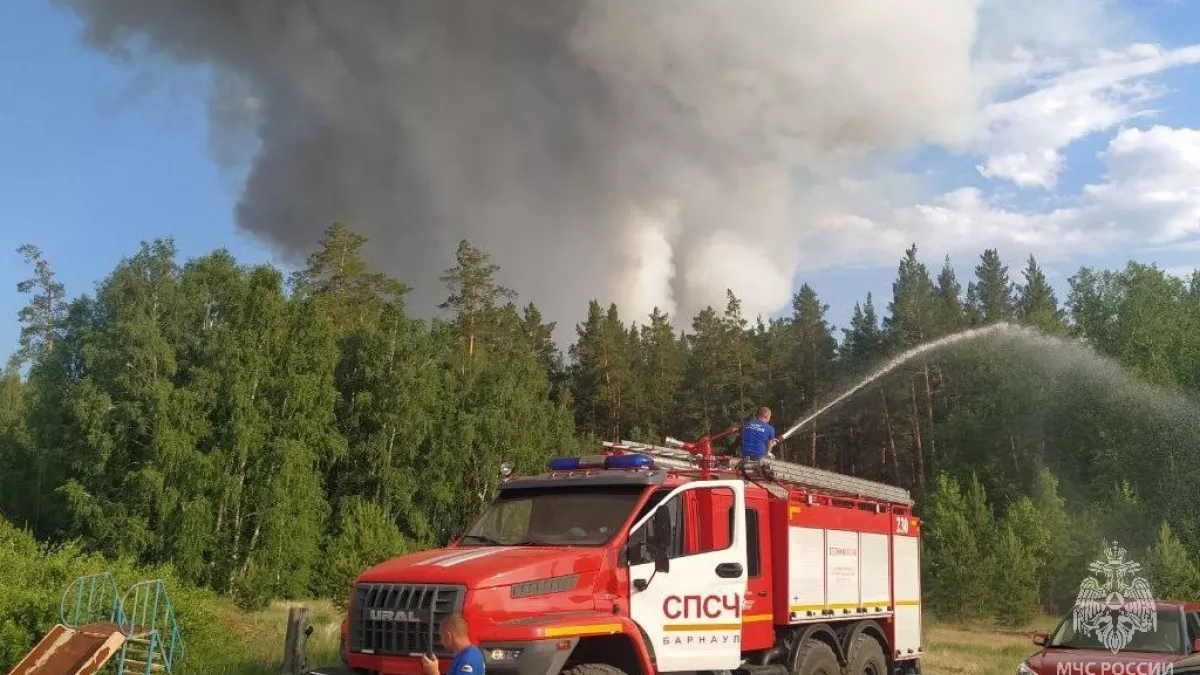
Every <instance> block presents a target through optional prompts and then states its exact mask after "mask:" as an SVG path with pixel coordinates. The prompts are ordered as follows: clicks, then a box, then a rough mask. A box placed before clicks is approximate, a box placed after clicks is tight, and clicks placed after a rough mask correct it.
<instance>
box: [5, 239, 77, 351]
mask: <svg viewBox="0 0 1200 675" xmlns="http://www.w3.org/2000/svg"><path fill="white" fill-rule="evenodd" d="M17 253H19V254H20V255H21V257H23V258H24V259H25V263H26V264H28V265H30V266H32V267H33V276H32V277H30V278H28V279H24V280H22V281H19V282H17V292H18V293H25V294H28V295H29V296H30V297H29V304H27V305H25V307H23V308H21V311H20V313H19V314H18V318H19V320H20V322H21V337H20V343H19V344H20V349H18V350H17V353H16V354H15V355H14V359H15V363H17V364H18V365H20V364H23V363H28V362H31V361H33V360H34V359H36V358H38V357H40V356H43V355H45V354H46V353H48V352H49V351H50V350H51V349H53V348H54V341H55V334H56V332H57V331H58V329H59V324H60V323H61V322H62V320H63V318H64V316H65V307H64V305H63V296H64V295H65V293H66V291H65V289H64V287H63V285H62V284H61V283H59V282H58V281H57V280H56V279H55V276H54V272H53V270H51V269H50V263H48V262H46V259H45V258H43V257H42V251H41V249H39V248H38V247H36V246H33V245H32V244H25V245H24V246H21V247H20V248H18V249H17Z"/></svg>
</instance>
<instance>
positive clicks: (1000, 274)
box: [967, 248, 1014, 325]
mask: <svg viewBox="0 0 1200 675" xmlns="http://www.w3.org/2000/svg"><path fill="white" fill-rule="evenodd" d="M1013 304H1014V303H1013V285H1012V283H1011V282H1009V280H1008V266H1007V265H1004V264H1003V263H1001V262H1000V254H999V253H998V252H997V251H996V249H994V248H989V249H988V250H986V251H984V252H983V255H982V256H980V258H979V264H978V265H976V266H975V281H973V282H971V283H970V284H968V285H967V307H968V313H969V315H970V317H971V321H972V323H974V324H976V325H980V324H989V323H996V322H999V321H1009V320H1011V319H1012V318H1013V312H1014V306H1013Z"/></svg>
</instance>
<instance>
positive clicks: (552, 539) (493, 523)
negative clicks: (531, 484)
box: [461, 485, 645, 546]
mask: <svg viewBox="0 0 1200 675" xmlns="http://www.w3.org/2000/svg"><path fill="white" fill-rule="evenodd" d="M644 490H645V488H644V487H643V486H613V485H598V486H585V485H572V486H564V487H552V488H514V489H508V490H504V491H503V492H501V493H500V496H499V497H497V498H496V501H494V502H492V504H491V505H490V506H488V508H487V511H485V512H484V513H483V516H481V517H480V518H479V520H477V521H475V524H474V525H472V526H471V529H469V530H467V533H466V534H465V535H463V537H462V541H461V543H462V545H464V546H497V545H503V546H538V545H541V546H601V545H603V544H605V543H607V542H608V540H609V539H612V537H613V535H614V534H616V532H617V529H618V528H620V527H621V525H622V523H624V522H625V519H626V518H627V517H628V516H629V512H630V511H631V510H632V509H633V507H634V505H636V504H637V502H638V498H639V497H640V496H641V494H642V492H643V491H644Z"/></svg>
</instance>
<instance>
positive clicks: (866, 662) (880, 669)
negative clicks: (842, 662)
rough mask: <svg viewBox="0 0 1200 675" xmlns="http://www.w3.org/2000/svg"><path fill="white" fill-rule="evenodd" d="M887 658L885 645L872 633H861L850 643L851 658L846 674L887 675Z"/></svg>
mask: <svg viewBox="0 0 1200 675" xmlns="http://www.w3.org/2000/svg"><path fill="white" fill-rule="evenodd" d="M887 672H888V669H887V658H886V657H885V656H884V655H883V647H881V646H879V641H878V640H876V639H875V638H873V637H871V636H870V635H859V636H858V637H856V638H854V644H853V645H850V659H849V663H847V664H846V675H887Z"/></svg>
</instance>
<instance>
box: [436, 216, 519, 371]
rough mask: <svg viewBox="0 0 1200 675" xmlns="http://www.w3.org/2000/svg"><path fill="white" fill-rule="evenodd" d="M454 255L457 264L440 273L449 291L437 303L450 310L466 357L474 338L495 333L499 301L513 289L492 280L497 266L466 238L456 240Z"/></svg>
mask: <svg viewBox="0 0 1200 675" xmlns="http://www.w3.org/2000/svg"><path fill="white" fill-rule="evenodd" d="M454 259H455V262H456V263H457V264H456V265H455V266H454V267H452V268H450V269H448V270H446V271H445V272H444V273H443V274H442V276H441V281H442V283H444V284H446V285H447V286H448V287H449V289H450V295H449V297H448V298H446V301H445V302H443V303H441V304H440V305H438V307H439V308H440V309H445V310H449V311H450V312H452V313H453V322H454V325H455V327H456V328H457V329H458V332H459V334H460V335H462V337H463V340H464V343H465V345H466V353H467V356H468V358H469V357H473V356H474V355H475V348H476V342H477V341H479V340H484V341H486V340H487V339H488V338H489V337H493V336H494V335H495V333H496V329H497V325H498V323H499V321H498V319H499V317H498V309H497V307H498V305H499V304H500V301H502V300H511V299H513V298H515V297H516V293H515V292H514V291H512V290H511V289H508V288H505V287H504V286H501V285H499V284H498V283H497V282H496V272H498V271H500V266H499V265H495V264H493V263H492V262H491V256H489V255H488V254H487V253H485V252H483V251H481V250H479V249H477V248H475V247H473V246H471V244H470V243H469V242H468V241H467V240H466V239H463V240H462V241H460V242H459V243H458V250H457V251H456V252H455V256H454Z"/></svg>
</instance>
